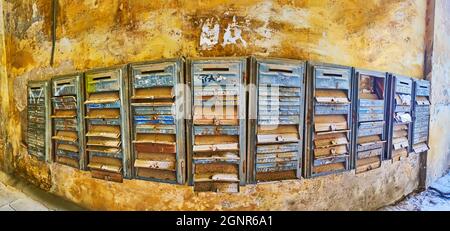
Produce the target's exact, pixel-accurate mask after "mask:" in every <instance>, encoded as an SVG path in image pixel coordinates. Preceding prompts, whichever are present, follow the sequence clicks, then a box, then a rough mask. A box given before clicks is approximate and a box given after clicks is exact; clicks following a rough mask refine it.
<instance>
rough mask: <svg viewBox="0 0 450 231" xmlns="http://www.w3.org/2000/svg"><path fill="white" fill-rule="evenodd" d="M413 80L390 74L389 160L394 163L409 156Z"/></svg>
mask: <svg viewBox="0 0 450 231" xmlns="http://www.w3.org/2000/svg"><path fill="white" fill-rule="evenodd" d="M412 84H413V82H412V79H411V78H408V77H405V76H399V75H393V74H390V89H389V91H390V97H389V100H390V103H389V107H390V111H389V116H388V120H389V137H388V149H389V150H388V152H387V155H388V156H387V158H389V159H392V160H394V161H398V160H401V159H402V158H405V157H407V156H408V153H409V151H410V145H409V143H410V142H409V141H410V138H411V124H412V117H411V109H412V104H411V103H412V98H411V96H412V89H413V86H412Z"/></svg>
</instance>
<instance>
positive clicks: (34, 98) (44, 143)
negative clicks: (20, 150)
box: [27, 81, 52, 162]
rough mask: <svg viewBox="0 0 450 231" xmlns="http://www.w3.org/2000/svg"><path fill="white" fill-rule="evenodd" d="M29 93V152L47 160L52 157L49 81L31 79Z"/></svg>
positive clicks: (50, 159)
mask: <svg viewBox="0 0 450 231" xmlns="http://www.w3.org/2000/svg"><path fill="white" fill-rule="evenodd" d="M27 93H28V97H27V98H28V106H27V110H28V126H27V143H28V153H29V154H30V155H33V156H35V157H37V158H38V159H39V160H45V161H47V162H50V161H52V158H51V145H49V143H50V139H51V123H50V122H49V120H50V110H48V108H50V107H49V99H50V91H49V87H48V81H30V82H28V87H27Z"/></svg>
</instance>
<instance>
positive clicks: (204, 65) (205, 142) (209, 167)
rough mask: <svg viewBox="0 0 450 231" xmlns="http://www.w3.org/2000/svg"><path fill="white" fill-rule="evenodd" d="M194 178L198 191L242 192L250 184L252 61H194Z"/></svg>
mask: <svg viewBox="0 0 450 231" xmlns="http://www.w3.org/2000/svg"><path fill="white" fill-rule="evenodd" d="M188 67H189V70H188V71H189V74H188V83H189V84H190V87H191V90H192V95H191V100H190V101H189V103H190V105H189V108H190V111H191V118H190V119H191V120H189V121H188V128H187V131H188V176H189V184H190V185H193V186H194V191H214V192H238V191H239V185H242V184H244V183H245V175H244V169H245V168H244V161H245V157H246V150H245V149H246V142H245V135H246V128H245V124H246V123H245V122H246V121H245V114H246V93H245V89H244V86H245V85H244V84H245V78H246V60H245V59H240V58H228V59H227V58H224V59H221V58H212V59H191V60H189V64H188Z"/></svg>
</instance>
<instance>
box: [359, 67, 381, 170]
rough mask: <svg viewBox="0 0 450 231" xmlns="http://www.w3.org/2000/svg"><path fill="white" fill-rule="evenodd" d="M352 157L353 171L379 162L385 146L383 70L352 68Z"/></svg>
mask: <svg viewBox="0 0 450 231" xmlns="http://www.w3.org/2000/svg"><path fill="white" fill-rule="evenodd" d="M354 76H355V77H354V88H353V89H354V92H353V94H354V98H353V106H354V110H353V121H354V124H353V127H354V131H353V136H354V140H353V153H354V155H353V157H354V165H355V169H356V173H361V172H366V171H369V170H371V169H376V168H379V167H380V166H381V161H382V160H383V158H384V152H385V150H386V131H387V129H386V125H387V123H386V108H387V107H386V104H387V97H386V92H387V91H386V89H387V84H386V83H387V82H386V76H387V73H386V72H375V71H367V70H362V69H355V74H354Z"/></svg>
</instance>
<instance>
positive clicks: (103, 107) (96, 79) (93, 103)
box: [84, 66, 131, 182]
mask: <svg viewBox="0 0 450 231" xmlns="http://www.w3.org/2000/svg"><path fill="white" fill-rule="evenodd" d="M127 78H128V75H127V68H126V67H125V66H123V67H112V68H105V69H97V70H91V71H88V72H86V73H85V101H84V107H85V116H84V118H85V140H86V145H85V147H86V148H85V150H86V154H87V159H88V160H87V163H88V165H87V167H88V168H89V169H90V171H91V175H92V177H94V178H98V179H103V180H108V181H115V182H122V181H123V178H124V177H126V178H131V166H130V152H129V150H128V149H129V146H128V145H129V144H128V133H129V132H128V115H127V106H128V97H127V92H128V86H127Z"/></svg>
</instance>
